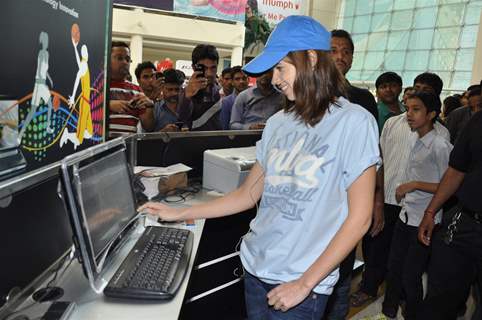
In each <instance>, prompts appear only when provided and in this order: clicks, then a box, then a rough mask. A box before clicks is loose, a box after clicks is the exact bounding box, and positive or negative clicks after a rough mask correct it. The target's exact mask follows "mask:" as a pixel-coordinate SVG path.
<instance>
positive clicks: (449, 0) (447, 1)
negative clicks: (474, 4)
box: [439, 0, 479, 6]
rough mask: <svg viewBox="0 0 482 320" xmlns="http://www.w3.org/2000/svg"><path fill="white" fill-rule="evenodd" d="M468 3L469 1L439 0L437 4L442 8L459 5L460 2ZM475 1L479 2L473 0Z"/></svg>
mask: <svg viewBox="0 0 482 320" xmlns="http://www.w3.org/2000/svg"><path fill="white" fill-rule="evenodd" d="M468 1H470V0H439V4H440V5H442V6H443V5H446V4H451V3H460V2H468ZM472 1H473V0H472ZM475 1H479V0H475Z"/></svg>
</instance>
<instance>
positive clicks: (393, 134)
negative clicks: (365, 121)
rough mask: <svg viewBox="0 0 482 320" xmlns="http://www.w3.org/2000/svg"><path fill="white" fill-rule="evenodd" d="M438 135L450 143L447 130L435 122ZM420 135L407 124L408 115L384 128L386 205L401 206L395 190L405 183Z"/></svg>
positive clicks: (403, 114)
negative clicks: (412, 152) (414, 147)
mask: <svg viewBox="0 0 482 320" xmlns="http://www.w3.org/2000/svg"><path fill="white" fill-rule="evenodd" d="M434 131H435V133H436V134H437V135H439V136H441V137H442V138H444V139H446V140H447V141H450V134H449V131H448V130H447V128H445V127H444V126H443V125H441V124H440V123H439V122H435V125H434ZM417 139H418V135H417V133H416V132H412V131H411V129H410V127H409V126H408V122H407V113H406V112H404V113H402V114H400V115H398V116H394V117H391V118H389V119H388V120H387V122H385V125H384V126H383V130H382V135H381V136H380V148H381V150H382V156H383V170H384V191H385V203H387V204H391V205H396V206H399V205H400V204H399V203H397V200H396V199H395V190H396V189H397V187H398V186H399V185H401V184H402V183H405V182H408V181H405V178H404V176H405V169H406V168H407V165H408V158H409V155H410V151H411V150H412V147H413V146H414V144H415V141H417Z"/></svg>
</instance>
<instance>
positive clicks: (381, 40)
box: [368, 32, 388, 51]
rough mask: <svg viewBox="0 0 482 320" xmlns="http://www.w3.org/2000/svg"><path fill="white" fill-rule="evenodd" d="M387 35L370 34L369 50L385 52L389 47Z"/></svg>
mask: <svg viewBox="0 0 482 320" xmlns="http://www.w3.org/2000/svg"><path fill="white" fill-rule="evenodd" d="M387 38H388V36H387V33H386V32H376V33H372V34H370V36H369V37H368V50H370V51H371V50H376V51H379V50H385V47H386V46H387Z"/></svg>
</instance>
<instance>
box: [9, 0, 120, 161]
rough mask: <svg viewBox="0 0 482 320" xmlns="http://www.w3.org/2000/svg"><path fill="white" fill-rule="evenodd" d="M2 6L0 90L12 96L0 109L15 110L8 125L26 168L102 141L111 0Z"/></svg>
mask: <svg viewBox="0 0 482 320" xmlns="http://www.w3.org/2000/svg"><path fill="white" fill-rule="evenodd" d="M6 7H7V10H2V12H0V21H2V23H7V24H8V25H12V26H13V27H12V28H8V29H4V31H3V32H2V42H3V41H5V43H8V44H9V46H8V47H7V48H8V49H4V50H2V51H0V65H1V66H2V79H0V96H5V97H9V98H11V99H9V101H8V102H9V105H7V106H4V108H3V110H2V111H0V112H2V113H3V114H5V115H6V114H7V113H6V112H7V111H8V112H11V111H12V110H16V111H17V118H16V124H15V126H16V129H13V130H14V131H16V132H18V134H17V137H16V144H18V145H19V146H20V148H21V150H22V152H23V154H24V155H25V157H26V158H27V163H28V165H29V169H34V168H36V167H40V166H42V165H45V164H47V163H51V162H54V161H57V160H59V159H61V158H63V157H65V156H66V155H68V154H70V153H72V152H73V151H76V150H79V149H83V148H87V147H89V146H91V145H93V144H96V143H100V142H102V141H103V140H104V103H105V102H104V91H105V77H104V75H105V70H106V67H107V66H106V65H107V61H106V50H107V46H106V41H108V39H109V38H110V36H109V35H108V33H109V23H107V19H110V10H111V1H110V0H105V1H97V0H84V1H80V2H79V1H75V0H62V1H57V0H39V1H35V2H31V1H28V2H23V1H14V0H7V1H6ZM22 21H29V23H28V24H25V23H24V22H22ZM16 26H17V27H16ZM4 100H5V99H4ZM3 103H4V104H5V103H6V101H3ZM14 112H15V111H14ZM15 126H13V123H11V126H10V127H9V128H10V129H12V127H15ZM4 127H5V126H2V131H4V130H3V128H4Z"/></svg>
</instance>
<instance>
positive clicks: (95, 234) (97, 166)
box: [76, 150, 137, 259]
mask: <svg viewBox="0 0 482 320" xmlns="http://www.w3.org/2000/svg"><path fill="white" fill-rule="evenodd" d="M129 170H130V169H129V167H128V165H127V161H126V155H125V152H124V150H118V151H116V152H115V153H112V154H109V155H107V156H105V157H102V158H100V159H96V160H95V161H94V162H91V163H89V164H87V165H85V166H80V167H79V169H78V173H77V175H76V176H77V177H76V180H77V181H76V184H77V190H79V191H80V193H79V196H80V197H79V200H80V206H81V208H82V212H83V215H84V219H85V220H84V223H85V224H86V227H87V229H88V234H89V238H90V239H89V242H90V243H89V245H90V247H91V250H92V252H93V253H94V256H95V258H96V259H98V258H99V256H100V255H101V253H102V252H103V251H104V250H105V249H106V248H108V246H109V245H110V244H111V242H112V241H113V240H115V239H116V237H117V236H118V235H120V234H121V232H122V231H123V230H124V228H125V227H126V226H127V225H128V224H129V222H130V221H131V220H132V218H133V217H134V216H136V214H137V213H136V207H135V201H134V196H133V192H132V186H131V180H130V172H129Z"/></svg>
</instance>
